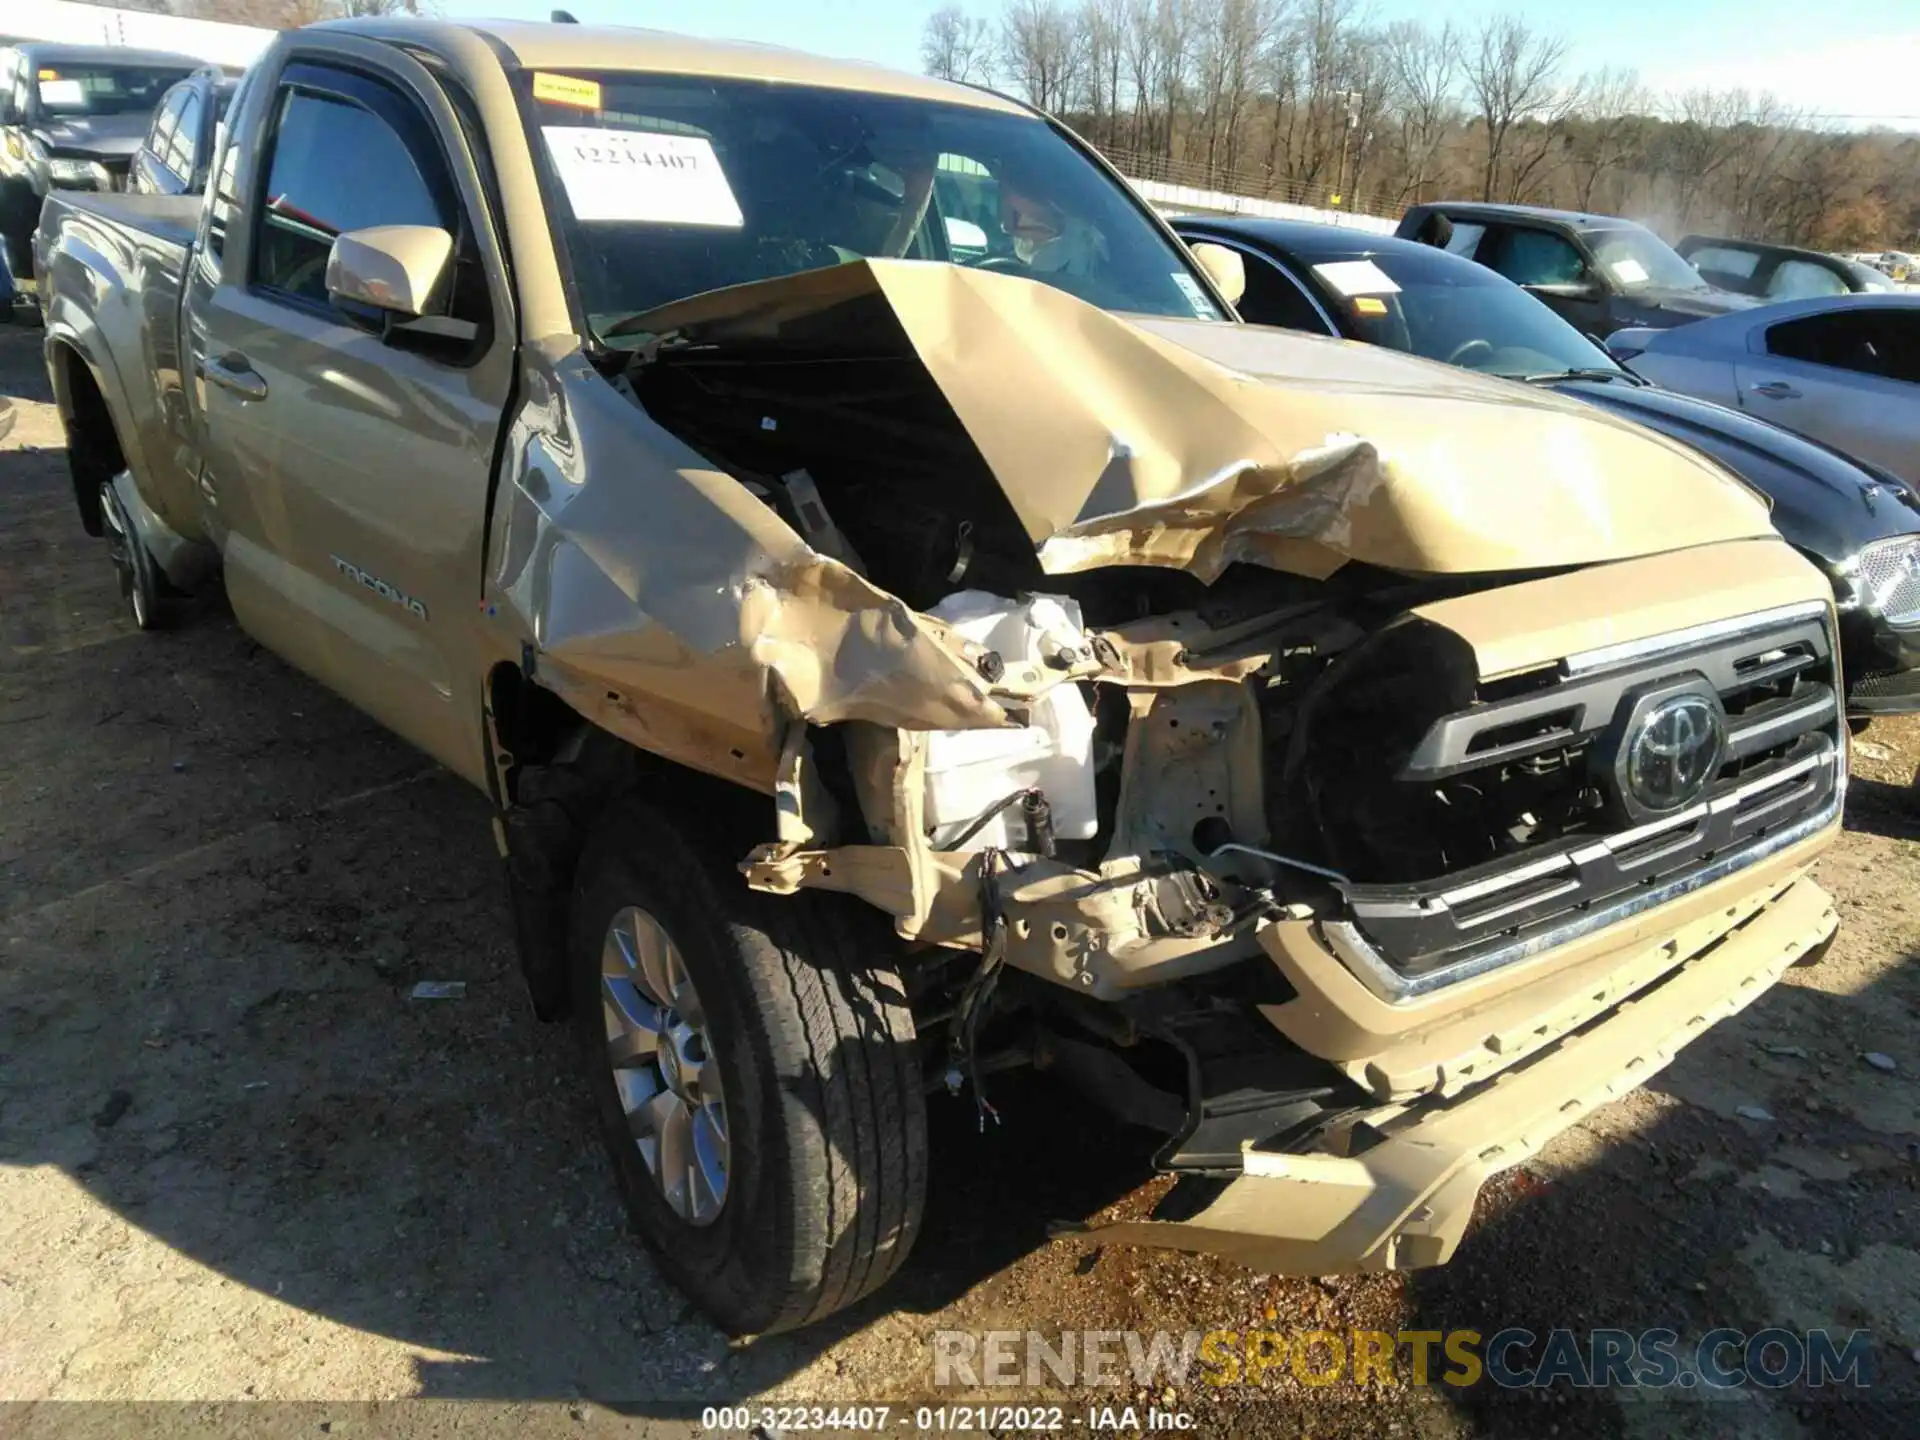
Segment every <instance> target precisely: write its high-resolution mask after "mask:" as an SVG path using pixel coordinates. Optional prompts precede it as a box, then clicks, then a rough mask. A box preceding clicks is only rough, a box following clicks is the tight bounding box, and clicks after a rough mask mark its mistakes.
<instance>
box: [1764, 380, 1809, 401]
mask: <svg viewBox="0 0 1920 1440" xmlns="http://www.w3.org/2000/svg"><path fill="white" fill-rule="evenodd" d="M1753 393H1754V394H1756V395H1764V396H1766V397H1767V399H1769V400H1798V399H1799V398H1800V391H1799V389H1798V388H1797V387H1795V386H1792V385H1789V384H1788V383H1787V382H1786V381H1784V380H1762V381H1761V382H1760V383H1759V384H1758V385H1756V386H1754V387H1753Z"/></svg>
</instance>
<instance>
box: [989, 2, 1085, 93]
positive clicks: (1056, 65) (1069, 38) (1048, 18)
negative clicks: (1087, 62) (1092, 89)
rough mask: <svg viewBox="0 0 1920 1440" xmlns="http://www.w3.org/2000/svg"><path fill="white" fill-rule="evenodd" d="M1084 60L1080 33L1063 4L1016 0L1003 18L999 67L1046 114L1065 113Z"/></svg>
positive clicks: (1001, 19)
mask: <svg viewBox="0 0 1920 1440" xmlns="http://www.w3.org/2000/svg"><path fill="white" fill-rule="evenodd" d="M1081 59H1082V46H1081V36H1080V28H1079V26H1078V25H1076V24H1075V23H1074V18H1073V16H1072V15H1070V14H1069V13H1068V12H1067V11H1066V9H1065V8H1064V7H1063V6H1062V5H1061V4H1060V3H1059V0H1014V3H1012V4H1010V5H1009V6H1008V7H1007V10H1006V13H1005V14H1004V15H1002V16H1001V18H1000V60H1001V63H1002V64H1003V65H1004V66H1005V67H1006V70H1007V74H1008V75H1009V76H1010V77H1011V78H1012V79H1013V81H1014V83H1015V84H1017V85H1018V86H1019V87H1020V88H1021V90H1022V91H1023V92H1024V93H1025V94H1026V97H1027V99H1028V100H1030V101H1032V102H1033V103H1034V104H1035V105H1037V106H1039V107H1040V108H1041V109H1042V110H1045V111H1048V112H1049V113H1053V112H1058V111H1062V110H1065V109H1066V107H1067V104H1068V102H1069V101H1070V100H1071V99H1072V96H1073V93H1074V90H1075V88H1076V86H1077V85H1078V81H1079V70H1080V63H1081Z"/></svg>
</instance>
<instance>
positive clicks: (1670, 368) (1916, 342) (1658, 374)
mask: <svg viewBox="0 0 1920 1440" xmlns="http://www.w3.org/2000/svg"><path fill="white" fill-rule="evenodd" d="M1607 348H1608V349H1609V350H1610V351H1612V352H1613V354H1614V356H1615V358H1617V359H1619V360H1621V361H1624V362H1626V363H1628V364H1630V365H1631V366H1632V367H1633V369H1634V370H1636V371H1638V372H1639V373H1640V374H1642V375H1644V376H1645V377H1646V378H1647V379H1649V380H1651V381H1653V382H1654V383H1655V384H1656V385H1663V386H1665V387H1666V388H1667V389H1669V390H1678V391H1681V392H1683V393H1684V394H1688V395H1697V396H1698V397H1699V398H1701V399H1702V400H1713V401H1716V402H1718V403H1719V404H1722V405H1731V406H1734V407H1736V408H1738V409H1741V410H1745V411H1747V412H1748V413H1749V414H1752V415H1756V416H1758V417H1759V418H1760V419H1762V420H1771V421H1772V422H1773V423H1774V424H1776V425H1783V426H1785V427H1786V428H1787V429H1789V430H1797V431H1799V432H1800V433H1801V434H1803V435H1810V436H1812V437H1813V438H1814V439H1816V440H1824V441H1825V442H1826V443H1827V444H1829V445H1832V446H1834V447H1835V448H1836V449H1839V450H1844V451H1846V452H1847V453H1848V454H1849V455H1852V456H1853V457H1854V458H1855V459H1858V460H1864V461H1866V462H1867V463H1869V464H1871V465H1877V466H1879V467H1880V468H1881V469H1882V470H1886V471H1889V472H1890V473H1892V474H1894V475H1897V476H1898V477H1899V478H1900V479H1902V480H1904V481H1906V482H1907V483H1908V484H1909V485H1914V486H1920V294H1864V295H1827V296H1821V297H1819V298H1817V299H1812V300H1792V301H1788V302H1787V303H1785V304H1781V305H1768V306H1765V307H1763V308H1761V309H1758V310H1743V311H1740V312H1738V313H1736V314H1732V315H1722V316H1719V317H1718V318H1715V319H1711V320H1699V321H1696V322H1694V323H1693V324H1691V325H1681V326H1677V327H1675V328H1673V329H1671V330H1645V329H1633V330H1619V331H1616V332H1614V334H1613V335H1611V336H1610V337H1608V340H1607Z"/></svg>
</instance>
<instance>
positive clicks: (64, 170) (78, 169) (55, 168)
mask: <svg viewBox="0 0 1920 1440" xmlns="http://www.w3.org/2000/svg"><path fill="white" fill-rule="evenodd" d="M47 177H48V178H49V179H51V180H52V181H53V183H54V184H56V185H87V186H91V187H92V188H93V189H96V190H106V189H109V188H111V186H112V184H113V177H112V175H111V174H110V173H109V172H108V170H107V167H106V166H104V165H102V164H101V163H100V162H99V161H98V160H67V159H62V158H61V157H60V156H58V155H56V156H54V157H53V158H52V159H50V160H48V161H47Z"/></svg>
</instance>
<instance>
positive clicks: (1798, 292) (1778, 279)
mask: <svg viewBox="0 0 1920 1440" xmlns="http://www.w3.org/2000/svg"><path fill="white" fill-rule="evenodd" d="M1847 293H1848V292H1847V282H1846V281H1845V280H1843V279H1842V278H1841V277H1840V276H1838V275H1836V274H1834V273H1833V271H1831V270H1829V269H1827V267H1826V266H1824V265H1815V264H1814V263H1813V262H1812V261H1810V260H1782V261H1781V262H1780V267H1779V269H1777V270H1775V271H1774V272H1773V279H1771V280H1769V281H1768V282H1767V298H1768V299H1770V300H1811V299H1813V298H1814V297H1815V296H1817V295H1845V294H1847Z"/></svg>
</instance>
